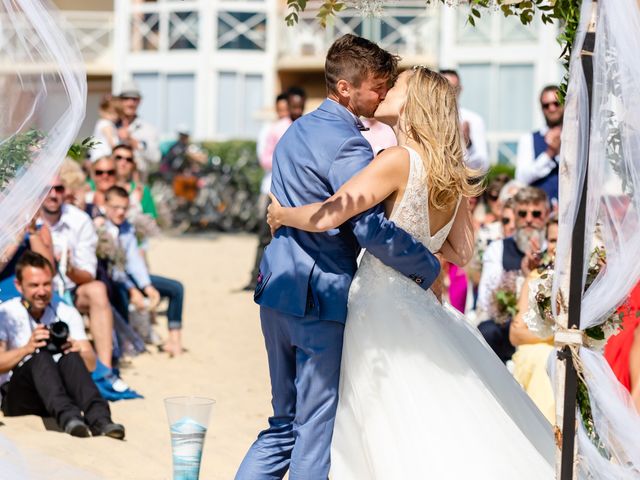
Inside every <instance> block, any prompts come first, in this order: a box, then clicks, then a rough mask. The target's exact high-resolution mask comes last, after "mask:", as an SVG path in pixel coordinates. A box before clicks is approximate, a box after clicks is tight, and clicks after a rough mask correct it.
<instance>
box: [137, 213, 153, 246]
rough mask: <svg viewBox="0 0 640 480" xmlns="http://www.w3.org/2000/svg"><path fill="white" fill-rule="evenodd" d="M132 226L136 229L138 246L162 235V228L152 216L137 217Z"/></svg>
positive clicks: (142, 215) (141, 214)
mask: <svg viewBox="0 0 640 480" xmlns="http://www.w3.org/2000/svg"><path fill="white" fill-rule="evenodd" d="M131 224H132V225H133V228H134V229H135V232H136V240H138V245H141V244H143V243H144V242H145V241H147V240H148V239H149V238H151V237H155V236H156V235H158V234H159V233H160V228H159V227H158V224H157V223H156V221H155V220H154V219H153V217H152V216H151V215H147V214H146V213H140V214H138V215H136V216H135V217H134V218H133V220H132V221H131Z"/></svg>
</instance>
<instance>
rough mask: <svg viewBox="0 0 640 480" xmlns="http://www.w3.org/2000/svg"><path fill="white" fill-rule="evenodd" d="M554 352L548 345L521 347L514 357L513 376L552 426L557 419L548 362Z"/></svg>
mask: <svg viewBox="0 0 640 480" xmlns="http://www.w3.org/2000/svg"><path fill="white" fill-rule="evenodd" d="M553 351H554V348H553V346H552V345H550V344H548V343H534V344H530V345H520V346H519V347H518V348H517V349H516V353H514V354H513V357H512V360H513V363H514V371H513V376H514V377H515V379H516V380H517V381H518V383H520V385H522V388H524V390H525V391H526V392H527V394H528V395H529V396H530V397H531V400H533V403H535V404H536V405H537V407H538V408H539V409H540V411H541V412H542V413H543V414H544V416H545V417H547V420H549V422H551V424H552V425H554V424H555V419H556V414H555V400H554V397H553V387H552V385H551V379H550V378H549V375H548V374H547V362H548V359H549V355H551V353H552V352H553Z"/></svg>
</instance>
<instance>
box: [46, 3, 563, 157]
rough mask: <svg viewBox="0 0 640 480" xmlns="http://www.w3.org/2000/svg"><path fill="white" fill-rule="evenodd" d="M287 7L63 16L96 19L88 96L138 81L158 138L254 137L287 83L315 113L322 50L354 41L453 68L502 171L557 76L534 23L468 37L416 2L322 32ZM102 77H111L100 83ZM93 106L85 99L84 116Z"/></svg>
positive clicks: (457, 24)
mask: <svg viewBox="0 0 640 480" xmlns="http://www.w3.org/2000/svg"><path fill="white" fill-rule="evenodd" d="M73 1H74V0H58V2H59V3H64V2H67V3H69V2H73ZM285 7H286V4H285V2H281V1H280V0H181V1H178V0H146V1H145V0H113V11H110V12H106V11H105V12H102V13H100V12H97V13H96V12H84V13H86V15H84V13H83V12H81V11H69V12H68V14H69V16H70V17H71V18H73V19H74V21H73V22H72V23H74V24H76V25H86V26H89V25H90V24H91V21H94V22H95V19H102V20H103V21H104V23H102V24H100V25H97V24H95V23H94V25H95V34H96V35H97V39H98V40H99V42H98V41H97V42H91V38H90V34H91V31H90V30H86V29H85V30H83V31H82V32H83V33H82V35H83V36H84V37H86V38H85V40H86V43H87V47H85V49H86V50H88V51H89V53H91V52H93V54H92V55H93V57H92V58H93V60H92V62H93V67H92V69H93V71H94V73H95V74H96V75H98V77H97V80H95V81H96V82H97V81H98V80H100V82H102V83H100V85H101V86H100V87H99V88H97V91H99V92H101V91H102V89H103V84H104V81H105V79H108V80H110V83H111V89H112V91H113V92H114V93H118V91H119V89H120V88H121V86H122V85H123V84H124V83H125V82H126V81H128V80H133V81H135V83H136V84H137V85H138V87H139V89H140V90H141V91H142V94H143V102H142V104H141V107H140V108H141V111H140V112H141V116H142V117H143V118H145V119H147V120H149V121H151V122H154V123H155V124H156V125H157V127H158V129H159V131H160V132H161V135H162V137H163V138H172V137H174V136H175V129H176V127H177V126H178V125H187V126H188V127H189V128H190V129H191V131H192V133H193V136H194V138H196V139H208V140H226V139H235V138H238V139H255V138H256V136H257V134H258V131H259V130H260V127H261V124H262V122H264V121H266V120H268V119H269V118H270V112H271V109H272V104H273V100H274V98H275V95H276V94H277V93H278V92H280V91H281V90H283V89H286V88H288V87H290V86H293V85H296V86H301V87H303V88H305V89H306V90H307V92H308V94H309V102H308V108H313V107H314V106H315V105H317V104H318V103H319V102H320V101H321V99H322V98H323V97H324V94H325V92H324V76H323V65H324V55H325V53H326V51H327V49H328V47H329V45H330V44H331V43H332V42H333V40H334V39H335V38H337V37H338V36H340V35H342V34H344V33H354V34H357V35H362V36H365V37H367V38H369V39H371V40H373V41H375V42H377V43H379V44H380V45H381V46H383V47H384V48H386V49H388V50H390V51H392V52H394V53H397V54H399V55H401V56H402V58H403V61H402V66H404V67H408V66H411V65H415V64H424V65H429V66H431V67H433V68H455V69H457V70H458V72H459V73H460V76H461V81H462V85H463V92H462V97H461V104H462V105H463V106H465V107H466V108H469V109H471V110H474V111H475V112H477V113H479V114H480V115H481V116H482V117H483V118H484V119H485V122H486V124H487V130H488V140H489V144H490V155H491V160H492V161H493V162H494V163H495V162H500V163H509V162H513V161H514V160H515V145H516V142H517V139H518V137H519V136H520V135H521V134H522V133H524V132H528V131H532V130H534V129H537V128H538V127H539V126H540V124H541V123H542V120H543V119H542V115H541V112H540V107H539V103H538V94H539V92H540V90H541V89H542V88H543V87H544V86H545V85H547V84H552V83H558V82H559V81H560V79H561V77H562V68H561V66H560V63H559V61H558V56H559V54H560V48H559V46H558V45H557V43H556V40H555V38H556V35H557V27H555V26H544V25H542V23H541V22H534V24H533V25H529V26H526V27H524V26H522V25H520V23H519V21H518V20H517V19H515V18H511V19H505V18H504V17H503V16H502V14H501V13H499V12H495V13H487V14H485V16H484V17H483V18H482V19H480V20H479V21H477V26H476V27H475V28H474V27H472V26H471V25H469V24H467V22H466V18H467V17H466V14H467V9H466V8H465V7H464V6H460V7H458V8H447V7H443V6H440V5H433V6H430V7H428V8H425V6H424V2H423V1H422V0H396V1H389V2H388V5H387V6H386V7H385V10H384V14H383V15H382V16H380V17H363V16H362V15H361V14H360V12H359V11H357V10H356V9H354V8H348V9H346V10H345V11H343V12H341V13H340V15H339V16H338V17H337V18H335V19H334V20H333V21H332V22H331V24H330V25H329V26H328V27H327V29H322V28H321V27H320V26H319V25H318V22H317V20H316V19H315V15H316V13H317V9H318V7H319V2H318V1H317V0H313V1H310V2H309V3H308V6H307V11H306V12H303V13H302V14H301V16H300V22H299V24H298V25H296V26H295V27H287V26H286V24H285V22H284V17H285V14H286V8H285ZM83 15H84V16H83ZM98 33H99V35H98ZM105 41H107V42H109V45H105V44H104V42H105ZM100 42H102V43H100ZM91 45H92V46H91ZM96 46H97V47H98V48H96ZM101 48H102V50H101ZM109 59H111V60H109ZM87 60H89V59H87ZM110 62H111V64H110ZM108 71H111V72H112V77H104V75H105V72H108ZM96 85H98V84H96ZM94 90H96V89H95V88H94ZM91 91H92V89H91V85H90V93H91ZM93 103H96V99H93V101H92V99H91V98H90V102H89V104H90V109H89V112H88V116H89V117H91V116H92V115H93V113H94V111H93V109H94V108H95V107H94V106H92V105H93Z"/></svg>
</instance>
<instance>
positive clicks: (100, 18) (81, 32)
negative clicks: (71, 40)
mask: <svg viewBox="0 0 640 480" xmlns="http://www.w3.org/2000/svg"><path fill="white" fill-rule="evenodd" d="M63 15H64V17H65V18H66V20H67V21H68V22H69V25H70V26H72V27H73V29H74V33H75V36H76V40H77V42H78V46H79V47H80V52H81V53H82V57H83V58H84V62H85V64H86V68H87V73H88V74H95V75H97V74H109V75H110V74H111V73H112V71H113V63H114V60H115V59H114V47H113V40H114V35H113V28H114V20H113V12H90V11H69V10H66V11H64V12H63Z"/></svg>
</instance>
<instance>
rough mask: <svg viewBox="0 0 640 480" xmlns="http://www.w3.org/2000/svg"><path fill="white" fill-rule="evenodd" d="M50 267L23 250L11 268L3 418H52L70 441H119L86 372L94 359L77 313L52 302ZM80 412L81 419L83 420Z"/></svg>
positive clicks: (120, 432) (2, 337)
mask: <svg viewBox="0 0 640 480" xmlns="http://www.w3.org/2000/svg"><path fill="white" fill-rule="evenodd" d="M52 279H53V267H52V266H51V264H50V263H49V261H48V260H47V259H46V258H44V257H43V256H42V255H39V254H37V253H34V252H31V251H27V252H25V253H24V254H23V256H22V257H21V258H20V260H18V263H17V265H16V287H17V289H18V291H19V292H20V295H21V297H19V298H15V299H13V300H10V301H8V302H4V303H2V304H0V385H1V386H0V393H1V395H2V411H3V413H4V414H5V415H6V416H18V415H40V416H52V417H54V418H55V419H56V421H57V422H58V425H59V426H60V428H62V429H63V430H64V431H65V432H66V433H68V434H70V435H73V436H76V437H88V436H89V435H90V434H93V435H106V436H109V437H112V438H118V439H122V438H124V434H125V432H124V427H123V426H122V425H119V424H116V423H113V422H112V421H111V412H110V410H109V405H108V403H107V401H106V400H104V399H103V398H102V397H101V396H100V393H99V392H98V389H97V388H96V386H95V384H94V383H93V380H92V379H91V375H90V373H89V370H88V368H94V367H95V361H96V359H95V355H94V353H93V349H92V347H91V344H90V343H89V341H88V340H87V336H86V334H85V331H84V325H83V321H82V318H81V317H80V314H79V313H78V312H77V311H76V310H75V309H74V308H72V307H70V306H68V305H66V304H64V303H63V302H58V301H52V300H51V298H52ZM83 413H84V417H83Z"/></svg>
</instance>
